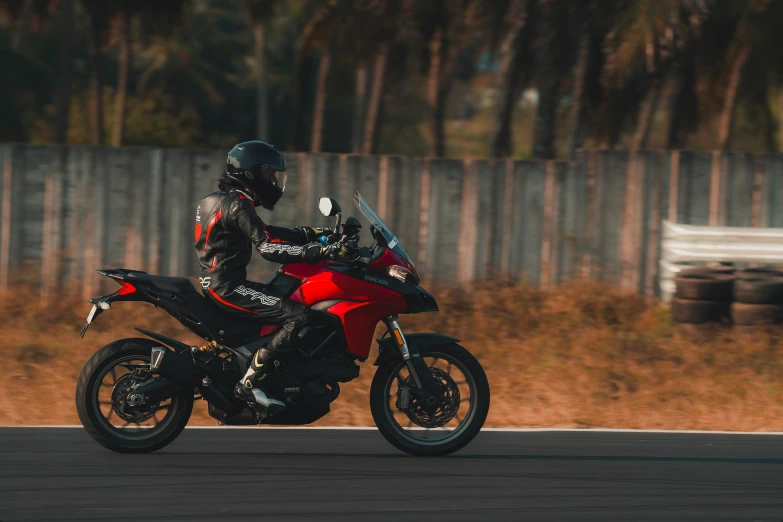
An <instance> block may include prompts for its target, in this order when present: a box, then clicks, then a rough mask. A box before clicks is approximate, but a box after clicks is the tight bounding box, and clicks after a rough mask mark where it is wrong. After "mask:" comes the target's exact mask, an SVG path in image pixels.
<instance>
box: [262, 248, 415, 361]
mask: <svg viewBox="0 0 783 522" xmlns="http://www.w3.org/2000/svg"><path fill="white" fill-rule="evenodd" d="M390 265H400V266H403V267H405V268H408V269H409V270H413V267H412V266H411V265H410V263H408V262H407V261H405V260H404V259H403V258H402V257H400V256H399V255H397V254H396V253H395V252H393V251H391V250H389V249H386V251H385V252H384V253H383V254H382V255H380V256H378V257H376V258H375V259H374V260H373V261H372V263H370V265H369V266H368V267H367V270H368V271H370V272H382V271H383V270H384V269H386V268H387V267H388V266H390ZM328 266H329V263H318V264H315V265H307V264H304V263H296V264H291V265H283V267H282V268H281V269H280V273H281V274H283V275H287V276H291V277H295V278H297V279H299V280H300V281H301V282H302V284H301V285H300V286H299V288H298V289H297V290H296V291H295V292H294V293H293V295H292V296H291V299H293V300H294V301H298V302H300V303H302V304H305V305H307V306H312V305H314V304H316V303H318V302H321V301H327V300H337V301H339V302H338V303H336V304H334V305H332V306H331V307H330V308H329V309H328V310H327V312H328V313H330V314H334V315H336V316H337V317H339V318H340V321H341V322H342V325H343V329H344V331H345V339H346V342H347V344H348V350H349V351H350V352H351V353H353V354H354V355H356V356H357V357H360V358H362V359H366V358H367V356H368V355H369V354H370V347H371V345H372V339H373V335H374V334H375V326H376V325H377V324H378V322H379V321H381V320H382V319H384V318H385V317H388V316H390V315H394V314H397V313H400V312H402V311H403V310H405V309H406V308H407V304H406V302H405V299H403V297H402V296H401V295H400V294H398V293H397V292H395V291H393V290H389V289H388V288H384V287H383V286H380V285H377V284H374V283H371V282H368V281H362V280H361V279H357V278H355V277H351V276H348V275H345V274H343V273H340V272H337V271H335V270H330V269H329V268H328ZM263 333H264V334H266V333H271V332H270V331H269V330H267V329H266V328H265V329H264V332H263Z"/></svg>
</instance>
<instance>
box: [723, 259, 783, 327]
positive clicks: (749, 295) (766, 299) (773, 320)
mask: <svg viewBox="0 0 783 522" xmlns="http://www.w3.org/2000/svg"><path fill="white" fill-rule="evenodd" d="M733 297H734V302H733V303H732V305H731V322H732V323H734V324H735V325H737V326H754V327H758V326H773V325H781V324H783V271H779V270H773V269H765V268H752V269H748V270H744V271H742V272H740V273H738V274H737V279H736V281H735V282H734V293H733Z"/></svg>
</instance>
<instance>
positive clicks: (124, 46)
mask: <svg viewBox="0 0 783 522" xmlns="http://www.w3.org/2000/svg"><path fill="white" fill-rule="evenodd" d="M119 16H120V21H119V46H120V52H119V58H118V59H119V63H118V64H117V66H118V71H117V92H116V93H115V98H114V129H113V132H112V145H113V146H114V147H122V144H123V142H124V141H125V112H126V107H127V105H128V74H129V70H130V63H131V30H130V16H129V15H128V11H122V12H120V15H119Z"/></svg>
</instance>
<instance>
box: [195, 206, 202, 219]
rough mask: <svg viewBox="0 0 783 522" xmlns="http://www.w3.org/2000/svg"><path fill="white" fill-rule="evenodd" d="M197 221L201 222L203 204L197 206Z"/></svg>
mask: <svg viewBox="0 0 783 522" xmlns="http://www.w3.org/2000/svg"><path fill="white" fill-rule="evenodd" d="M196 223H201V205H199V206H197V207H196Z"/></svg>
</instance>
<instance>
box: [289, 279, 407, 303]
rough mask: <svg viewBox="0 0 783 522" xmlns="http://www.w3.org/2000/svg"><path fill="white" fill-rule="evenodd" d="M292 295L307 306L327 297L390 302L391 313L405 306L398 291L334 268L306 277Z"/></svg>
mask: <svg viewBox="0 0 783 522" xmlns="http://www.w3.org/2000/svg"><path fill="white" fill-rule="evenodd" d="M367 276H369V277H371V276H372V274H370V273H368V274H367ZM294 296H298V297H299V298H300V300H301V302H303V303H305V304H307V305H308V306H312V305H313V304H315V303H317V302H319V301H325V300H327V299H341V300H350V301H362V302H371V303H373V302H383V303H386V304H391V305H394V307H395V312H392V313H396V312H401V311H403V310H405V308H406V303H405V299H404V298H403V297H402V296H401V295H400V294H399V293H397V292H395V291H393V290H389V289H387V288H384V287H382V286H380V285H377V284H374V283H370V282H365V281H362V280H361V279H357V278H355V277H350V276H347V275H345V274H342V273H340V272H337V271H335V270H325V271H323V272H322V273H320V274H317V275H314V276H313V277H310V278H308V279H307V280H306V281H305V282H304V283H303V284H302V286H301V287H300V288H299V290H297V291H296V293H295V294H294Z"/></svg>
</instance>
